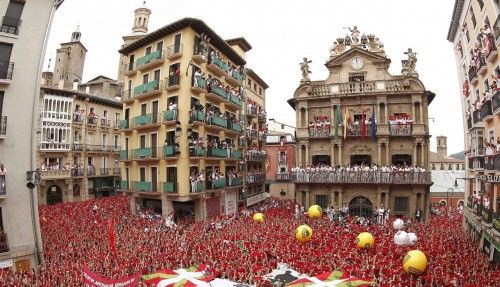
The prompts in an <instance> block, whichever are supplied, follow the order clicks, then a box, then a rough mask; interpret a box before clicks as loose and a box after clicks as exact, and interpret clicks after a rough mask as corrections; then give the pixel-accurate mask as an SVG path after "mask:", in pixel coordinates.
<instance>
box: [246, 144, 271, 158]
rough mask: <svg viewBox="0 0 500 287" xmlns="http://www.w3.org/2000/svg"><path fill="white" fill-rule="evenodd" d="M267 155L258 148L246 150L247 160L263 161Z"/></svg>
mask: <svg viewBox="0 0 500 287" xmlns="http://www.w3.org/2000/svg"><path fill="white" fill-rule="evenodd" d="M266 157H267V153H266V151H265V150H260V149H259V148H258V147H256V146H253V147H251V148H249V149H248V150H247V158H248V159H257V160H265V159H266Z"/></svg>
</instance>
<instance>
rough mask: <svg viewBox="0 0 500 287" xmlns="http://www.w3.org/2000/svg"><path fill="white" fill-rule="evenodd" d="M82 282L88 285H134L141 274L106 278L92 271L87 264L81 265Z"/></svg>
mask: <svg viewBox="0 0 500 287" xmlns="http://www.w3.org/2000/svg"><path fill="white" fill-rule="evenodd" d="M82 272H83V284H84V285H85V286H88V287H136V286H137V284H138V283H139V278H140V276H141V274H135V275H131V276H128V277H124V278H118V279H107V278H103V277H101V276H99V275H97V274H95V273H93V272H92V271H90V269H89V268H88V267H87V266H82Z"/></svg>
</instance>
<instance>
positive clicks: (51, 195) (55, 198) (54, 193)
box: [47, 185, 62, 205]
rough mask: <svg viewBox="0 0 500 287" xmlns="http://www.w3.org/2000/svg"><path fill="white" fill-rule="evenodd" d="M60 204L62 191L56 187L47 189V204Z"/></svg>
mask: <svg viewBox="0 0 500 287" xmlns="http://www.w3.org/2000/svg"><path fill="white" fill-rule="evenodd" d="M59 202H62V190H61V188H60V187H59V186H57V185H52V186H50V187H49V188H48V189H47V204H49V205H51V204H56V203H59Z"/></svg>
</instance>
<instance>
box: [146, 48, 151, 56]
mask: <svg viewBox="0 0 500 287" xmlns="http://www.w3.org/2000/svg"><path fill="white" fill-rule="evenodd" d="M145 54H146V55H149V54H151V46H149V47H147V48H146V53H145Z"/></svg>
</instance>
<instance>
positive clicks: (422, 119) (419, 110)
mask: <svg viewBox="0 0 500 287" xmlns="http://www.w3.org/2000/svg"><path fill="white" fill-rule="evenodd" d="M423 110H424V109H423V107H422V103H419V105H418V112H419V113H420V122H419V124H421V123H423V122H424V114H423Z"/></svg>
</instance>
